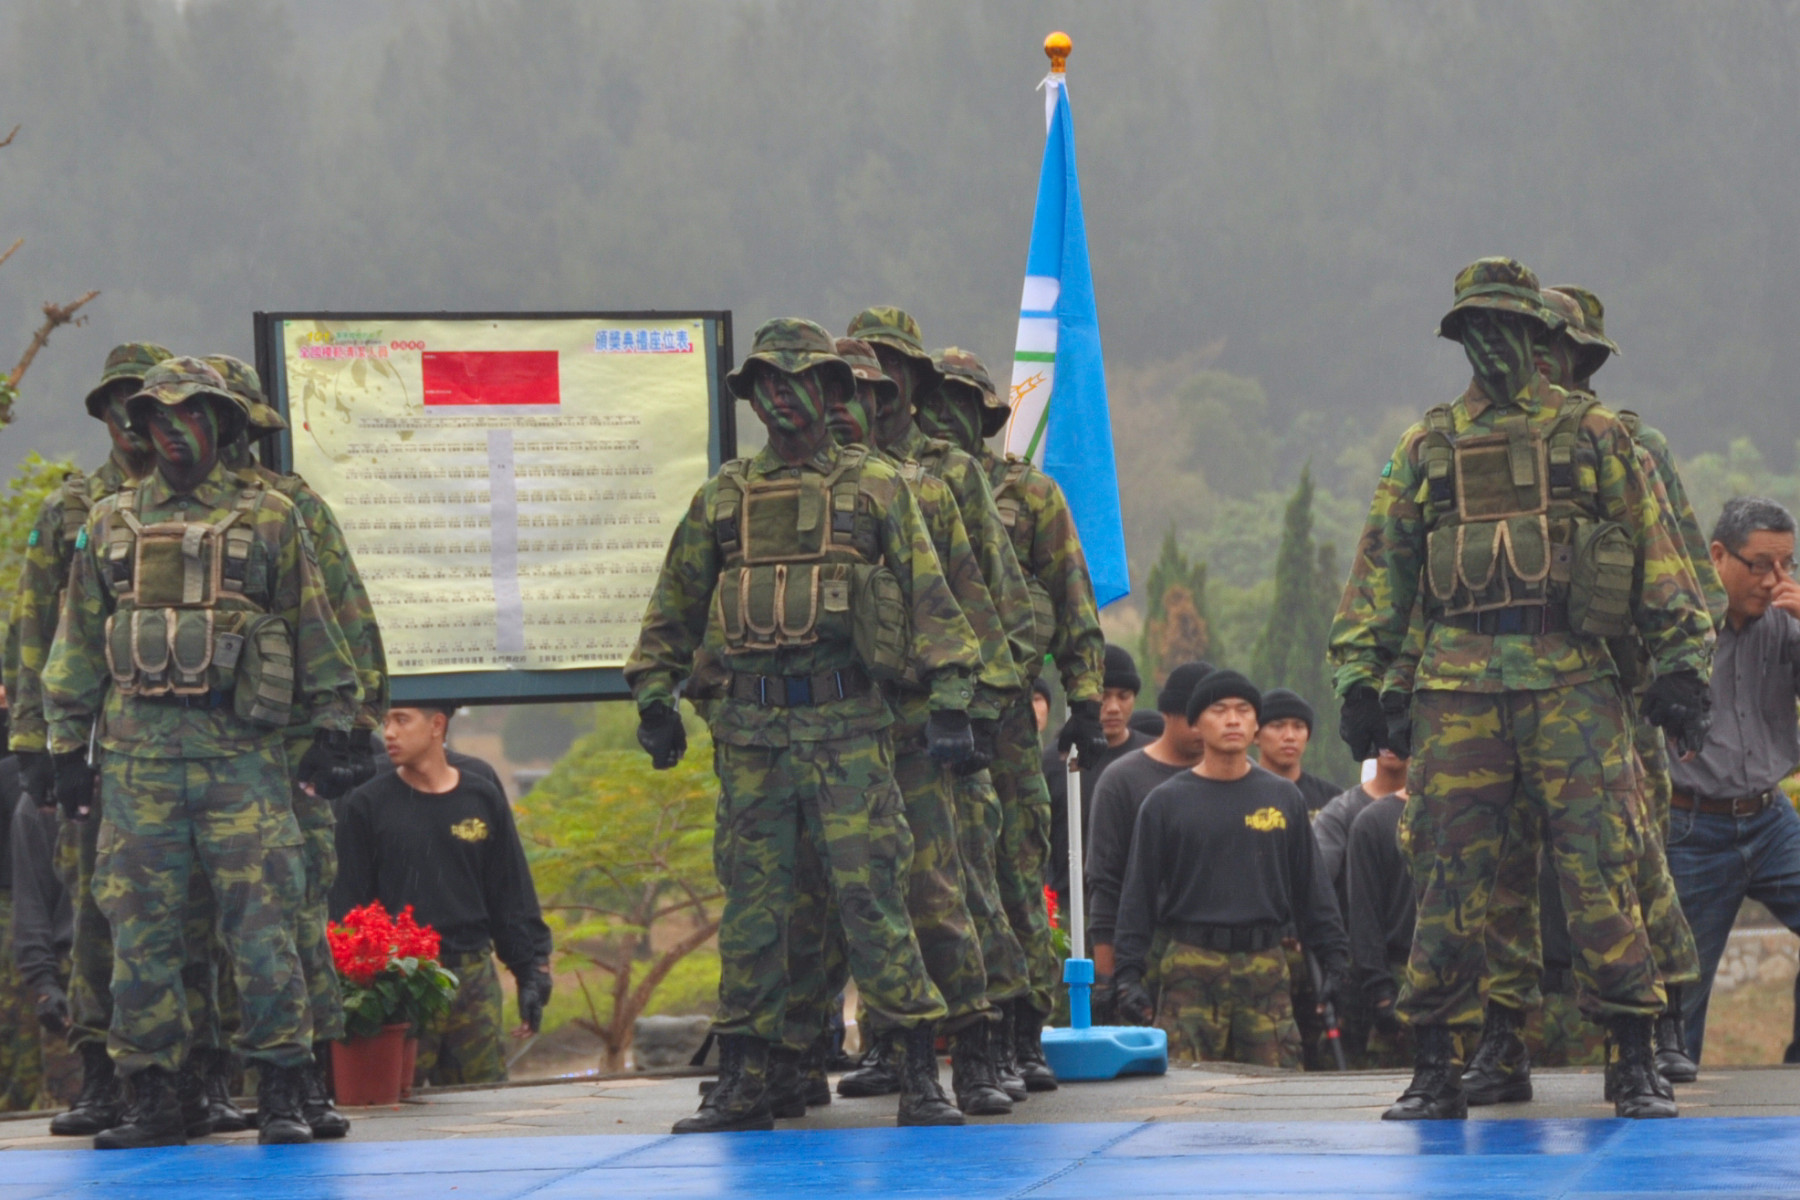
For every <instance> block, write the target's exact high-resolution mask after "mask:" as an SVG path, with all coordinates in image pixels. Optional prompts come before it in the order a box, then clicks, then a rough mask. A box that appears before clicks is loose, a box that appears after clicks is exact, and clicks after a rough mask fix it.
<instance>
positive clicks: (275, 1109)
mask: <svg viewBox="0 0 1800 1200" xmlns="http://www.w3.org/2000/svg"><path fill="white" fill-rule="evenodd" d="M311 1070H312V1065H311V1064H310V1063H308V1064H305V1065H302V1066H297V1067H278V1066H276V1065H275V1064H274V1063H269V1062H259V1063H257V1064H256V1127H257V1128H256V1141H257V1144H258V1145H260V1146H303V1145H305V1144H306V1143H308V1142H310V1141H312V1140H313V1133H312V1127H311V1126H309V1125H308V1124H307V1123H306V1077H307V1075H308V1074H309V1073H310V1072H311Z"/></svg>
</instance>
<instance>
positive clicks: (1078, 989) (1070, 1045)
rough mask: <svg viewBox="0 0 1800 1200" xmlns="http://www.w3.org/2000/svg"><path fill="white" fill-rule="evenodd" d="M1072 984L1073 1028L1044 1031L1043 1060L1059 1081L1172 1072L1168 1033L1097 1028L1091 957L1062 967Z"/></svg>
mask: <svg viewBox="0 0 1800 1200" xmlns="http://www.w3.org/2000/svg"><path fill="white" fill-rule="evenodd" d="M1063 982H1064V983H1066V984H1068V985H1069V1028H1068V1029H1046V1030H1044V1059H1045V1061H1047V1062H1048V1063H1049V1064H1050V1069H1051V1070H1052V1071H1055V1072H1056V1078H1057V1081H1058V1082H1060V1083H1079V1082H1081V1081H1083V1080H1094V1079H1117V1078H1118V1077H1119V1076H1121V1075H1162V1074H1166V1073H1167V1072H1168V1069H1169V1035H1168V1034H1167V1033H1165V1032H1164V1031H1162V1030H1160V1029H1146V1028H1143V1027H1141V1026H1137V1025H1095V1024H1094V1013H1093V1007H1092V996H1091V992H1092V990H1093V986H1094V963H1093V960H1092V959H1087V958H1071V959H1069V960H1068V961H1067V962H1065V963H1064V964H1063Z"/></svg>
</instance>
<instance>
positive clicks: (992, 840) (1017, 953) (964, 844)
mask: <svg viewBox="0 0 1800 1200" xmlns="http://www.w3.org/2000/svg"><path fill="white" fill-rule="evenodd" d="M952 786H954V788H955V789H956V838H957V843H958V846H959V851H960V855H961V858H962V867H963V882H964V886H965V888H966V895H967V897H968V901H969V917H970V919H972V920H973V921H974V922H975V933H976V935H977V936H978V937H979V938H980V940H981V961H982V963H983V964H984V965H985V966H986V967H987V998H988V1003H989V1004H993V1005H999V1004H1004V1003H1006V1002H1008V1001H1010V1000H1015V999H1017V998H1018V997H1020V996H1023V995H1025V994H1026V993H1027V992H1029V991H1030V990H1031V974H1030V970H1029V968H1028V967H1027V966H1026V963H1025V947H1024V946H1022V945H1021V944H1020V943H1019V937H1018V935H1017V934H1015V933H1014V932H1013V927H1012V922H1011V921H1010V920H1008V919H1007V915H1006V903H1005V901H1004V900H1003V899H1002V898H1001V894H1000V874H999V857H1000V843H1001V839H1002V838H1003V837H1004V835H1005V830H1006V817H1005V814H1004V813H1003V812H1002V811H1001V805H1000V795H999V793H998V792H996V791H995V790H994V781H993V777H992V776H991V775H989V773H988V772H986V771H977V772H976V773H975V774H973V775H957V776H954V777H953V784H952ZM946 999H948V997H946Z"/></svg>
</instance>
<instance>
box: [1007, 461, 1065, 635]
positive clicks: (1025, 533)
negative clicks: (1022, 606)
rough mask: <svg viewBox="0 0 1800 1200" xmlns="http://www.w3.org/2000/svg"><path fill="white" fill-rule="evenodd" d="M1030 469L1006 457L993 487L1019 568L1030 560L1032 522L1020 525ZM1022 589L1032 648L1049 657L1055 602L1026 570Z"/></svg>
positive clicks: (1054, 629) (1054, 630) (1037, 580)
mask: <svg viewBox="0 0 1800 1200" xmlns="http://www.w3.org/2000/svg"><path fill="white" fill-rule="evenodd" d="M1030 469H1031V464H1030V463H1029V462H1027V461H1025V460H1024V459H1016V458H1011V457H1008V459H1007V460H1006V470H1005V471H1004V472H1003V473H1002V474H1001V476H1000V481H999V483H998V484H997V485H996V486H995V487H994V507H995V508H997V509H999V511H1000V523H1001V524H1002V525H1004V526H1006V533H1007V536H1008V537H1009V538H1011V539H1012V544H1013V551H1014V553H1016V554H1017V555H1018V557H1019V565H1020V566H1021V567H1023V566H1025V564H1026V563H1027V562H1028V561H1029V555H1030V551H1031V538H1032V528H1031V523H1030V522H1029V521H1026V522H1023V523H1022V522H1021V518H1022V517H1023V516H1024V515H1025V505H1024V501H1023V497H1022V494H1023V490H1024V482H1025V476H1026V474H1027V473H1028V472H1029V471H1030ZM1025 590H1026V591H1028V592H1030V593H1031V642H1032V646H1033V647H1034V648H1035V649H1036V650H1037V652H1038V653H1039V654H1048V653H1050V643H1051V641H1052V640H1053V639H1054V638H1055V637H1056V603H1055V601H1053V600H1052V599H1051V598H1050V589H1049V588H1047V587H1045V586H1044V585H1043V583H1042V581H1040V580H1039V579H1038V577H1037V576H1035V575H1033V574H1032V573H1031V571H1030V569H1029V568H1027V569H1026V572H1025Z"/></svg>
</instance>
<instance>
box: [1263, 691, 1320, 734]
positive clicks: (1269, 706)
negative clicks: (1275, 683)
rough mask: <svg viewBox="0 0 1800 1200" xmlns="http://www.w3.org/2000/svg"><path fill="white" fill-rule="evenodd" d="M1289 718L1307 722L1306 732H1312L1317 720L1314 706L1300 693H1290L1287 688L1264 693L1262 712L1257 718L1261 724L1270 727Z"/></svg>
mask: <svg viewBox="0 0 1800 1200" xmlns="http://www.w3.org/2000/svg"><path fill="white" fill-rule="evenodd" d="M1289 717H1293V718H1295V719H1297V720H1301V721H1305V722H1306V731H1307V732H1308V733H1311V732H1312V730H1313V722H1314V720H1315V715H1314V713H1313V706H1312V705H1310V704H1308V703H1307V702H1306V701H1305V699H1303V698H1302V697H1301V695H1300V693H1299V692H1293V691H1289V690H1288V689H1287V688H1270V689H1269V690H1268V691H1267V692H1264V693H1263V702H1262V711H1261V712H1260V713H1258V714H1257V718H1256V719H1257V720H1258V721H1259V722H1261V723H1262V724H1264V725H1270V724H1273V723H1274V722H1276V721H1281V720H1286V719H1287V718H1289Z"/></svg>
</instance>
